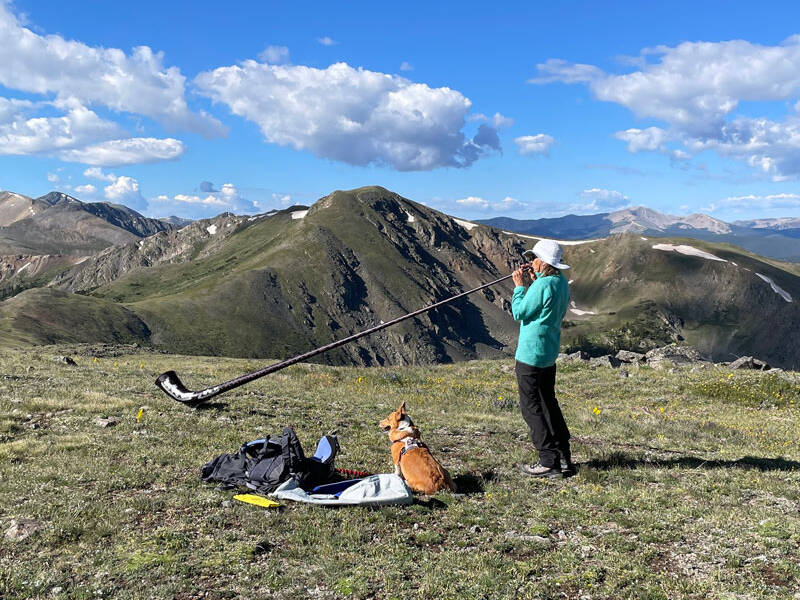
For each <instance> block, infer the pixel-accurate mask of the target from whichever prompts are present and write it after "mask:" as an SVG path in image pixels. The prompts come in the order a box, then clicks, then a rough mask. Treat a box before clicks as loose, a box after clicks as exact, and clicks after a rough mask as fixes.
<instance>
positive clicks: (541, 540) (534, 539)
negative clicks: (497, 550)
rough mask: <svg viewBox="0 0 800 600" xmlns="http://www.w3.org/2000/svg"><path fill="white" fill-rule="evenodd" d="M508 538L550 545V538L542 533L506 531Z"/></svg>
mask: <svg viewBox="0 0 800 600" xmlns="http://www.w3.org/2000/svg"><path fill="white" fill-rule="evenodd" d="M505 536H506V538H507V539H509V540H519V541H521V542H531V543H534V544H537V545H541V546H545V545H546V546H549V545H550V539H549V538H546V537H543V536H541V535H529V534H524V533H517V532H516V531H506V534H505Z"/></svg>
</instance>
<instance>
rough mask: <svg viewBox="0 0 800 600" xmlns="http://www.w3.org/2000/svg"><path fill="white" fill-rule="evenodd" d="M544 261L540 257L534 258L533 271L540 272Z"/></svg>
mask: <svg viewBox="0 0 800 600" xmlns="http://www.w3.org/2000/svg"><path fill="white" fill-rule="evenodd" d="M544 265H545V263H544V262H542V259H540V258H535V259H534V260H533V263H532V265H531V266H532V267H533V271H534V273H541V272H542V271H543V270H544Z"/></svg>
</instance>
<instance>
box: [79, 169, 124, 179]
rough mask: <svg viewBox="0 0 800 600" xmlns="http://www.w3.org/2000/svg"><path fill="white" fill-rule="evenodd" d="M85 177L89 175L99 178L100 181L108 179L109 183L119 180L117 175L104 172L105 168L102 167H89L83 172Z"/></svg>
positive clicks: (91, 177)
mask: <svg viewBox="0 0 800 600" xmlns="http://www.w3.org/2000/svg"><path fill="white" fill-rule="evenodd" d="M83 176H84V177H89V178H90V179H99V180H100V181H107V182H109V183H113V182H115V181H116V180H117V176H116V175H114V174H113V173H104V172H103V169H101V168H100V167H89V168H88V169H86V170H85V171H84V172H83Z"/></svg>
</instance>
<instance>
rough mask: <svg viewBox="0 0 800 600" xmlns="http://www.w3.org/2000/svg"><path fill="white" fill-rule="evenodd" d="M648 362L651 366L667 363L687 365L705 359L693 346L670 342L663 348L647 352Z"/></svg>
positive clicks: (659, 366) (656, 366)
mask: <svg viewBox="0 0 800 600" xmlns="http://www.w3.org/2000/svg"><path fill="white" fill-rule="evenodd" d="M645 358H646V359H647V364H648V365H650V366H651V367H655V368H661V367H664V366H667V365H666V363H671V364H673V365H686V364H692V363H696V362H700V361H702V360H703V357H702V356H701V355H700V353H699V352H698V351H697V350H696V349H694V348H692V347H691V346H680V345H678V344H669V345H667V346H663V347H662V348H654V349H652V350H650V351H649V352H648V353H647V354H645Z"/></svg>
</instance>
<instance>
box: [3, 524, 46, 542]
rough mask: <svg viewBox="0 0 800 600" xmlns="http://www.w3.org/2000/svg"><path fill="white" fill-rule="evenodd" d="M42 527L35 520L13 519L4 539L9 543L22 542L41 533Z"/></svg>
mask: <svg viewBox="0 0 800 600" xmlns="http://www.w3.org/2000/svg"><path fill="white" fill-rule="evenodd" d="M41 528H42V525H41V524H40V523H38V522H37V521H34V520H33V519H11V523H10V524H9V527H8V528H7V529H6V530H5V532H4V533H3V538H5V539H6V540H8V541H9V542H21V541H23V540H26V539H28V538H29V537H30V536H32V535H33V534H34V533H36V532H37V531H39V530H40V529H41Z"/></svg>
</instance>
